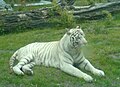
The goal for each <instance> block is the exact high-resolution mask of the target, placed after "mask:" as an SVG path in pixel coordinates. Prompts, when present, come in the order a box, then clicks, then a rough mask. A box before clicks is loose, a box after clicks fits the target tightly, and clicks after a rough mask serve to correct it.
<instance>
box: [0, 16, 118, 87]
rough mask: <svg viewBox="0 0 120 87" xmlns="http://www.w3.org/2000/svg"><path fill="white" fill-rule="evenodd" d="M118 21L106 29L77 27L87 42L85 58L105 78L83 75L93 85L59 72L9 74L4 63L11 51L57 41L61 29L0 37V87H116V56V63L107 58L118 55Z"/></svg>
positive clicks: (90, 24)
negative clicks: (88, 78)
mask: <svg viewBox="0 0 120 87" xmlns="http://www.w3.org/2000/svg"><path fill="white" fill-rule="evenodd" d="M118 18H119V16H116V18H114V19H113V20H112V21H113V22H111V23H115V24H114V25H113V24H111V23H109V26H108V25H107V20H101V21H87V22H84V23H81V25H82V27H83V29H84V31H85V33H86V38H87V40H88V45H87V46H86V47H84V49H83V50H84V52H85V54H86V57H87V59H88V60H89V61H91V63H92V64H93V65H94V66H95V67H97V68H100V69H102V70H103V71H105V74H106V76H105V77H103V78H101V77H98V76H94V75H92V74H91V73H89V72H86V73H88V74H90V75H91V76H92V77H93V78H94V81H93V83H87V82H85V81H84V80H83V79H80V78H77V77H73V76H70V75H68V74H66V73H64V72H62V71H60V70H59V69H55V68H52V67H44V66H35V67H34V75H33V76H28V75H25V76H17V75H15V74H10V73H9V72H10V71H9V64H8V62H9V58H10V57H11V55H12V54H13V52H14V51H15V50H17V49H18V48H20V47H22V46H24V45H26V44H29V43H32V42H36V41H37V42H44V41H54V40H60V38H61V37H62V36H63V35H64V33H65V30H64V29H61V28H58V29H56V28H55V29H54V28H47V29H36V30H29V31H26V32H21V33H13V34H8V35H3V36H0V74H1V75H0V87H120V84H119V83H120V66H119V65H120V57H119V56H120V55H119V56H117V58H116V59H114V58H112V56H111V55H114V56H115V54H118V53H120V44H119V43H120V27H119V23H120V21H119V20H118ZM116 19H117V20H116ZM110 24H111V25H110ZM23 38H24V39H23Z"/></svg>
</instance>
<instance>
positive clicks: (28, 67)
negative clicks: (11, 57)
mask: <svg viewBox="0 0 120 87" xmlns="http://www.w3.org/2000/svg"><path fill="white" fill-rule="evenodd" d="M34 65H35V62H30V63H28V64H26V65H24V66H23V67H22V71H23V72H24V73H26V74H28V75H33V70H32V68H33V67H34Z"/></svg>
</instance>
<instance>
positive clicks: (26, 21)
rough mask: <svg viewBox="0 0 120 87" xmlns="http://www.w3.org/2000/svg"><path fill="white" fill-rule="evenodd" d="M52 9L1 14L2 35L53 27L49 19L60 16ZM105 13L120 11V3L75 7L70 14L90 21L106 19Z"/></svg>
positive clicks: (0, 26) (0, 27) (0, 28)
mask: <svg viewBox="0 0 120 87" xmlns="http://www.w3.org/2000/svg"><path fill="white" fill-rule="evenodd" d="M50 9H52V7H49V8H41V9H38V10H34V11H27V12H10V13H0V34H2V33H9V32H14V31H16V30H18V29H20V30H22V29H25V28H26V29H30V28H38V27H41V26H46V25H51V24H50V22H49V21H48V20H49V18H51V17H56V16H58V15H54V16H51V15H50V14H51V13H50ZM103 11H108V12H110V13H116V12H118V11H120V1H116V2H110V3H104V4H96V5H94V6H83V7H76V6H75V8H74V10H73V11H69V13H73V16H74V17H75V18H76V19H85V20H86V19H87V20H88V19H101V18H103V17H105V15H106V14H105V13H104V12H103Z"/></svg>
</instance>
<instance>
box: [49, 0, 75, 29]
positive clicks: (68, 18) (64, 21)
mask: <svg viewBox="0 0 120 87" xmlns="http://www.w3.org/2000/svg"><path fill="white" fill-rule="evenodd" d="M50 13H51V14H50V15H51V16H52V19H50V22H53V23H54V22H57V23H59V24H60V26H63V27H73V26H74V25H75V19H74V18H73V14H72V13H69V11H68V10H67V8H66V7H65V8H62V7H60V6H59V5H57V3H56V1H55V0H53V8H52V9H51V10H50Z"/></svg>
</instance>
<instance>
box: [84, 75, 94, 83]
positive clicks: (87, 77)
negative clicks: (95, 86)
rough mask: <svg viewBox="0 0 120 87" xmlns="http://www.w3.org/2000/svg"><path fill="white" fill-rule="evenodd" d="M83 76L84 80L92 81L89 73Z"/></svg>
mask: <svg viewBox="0 0 120 87" xmlns="http://www.w3.org/2000/svg"><path fill="white" fill-rule="evenodd" d="M83 78H84V80H85V81H86V82H92V81H93V78H92V77H91V76H90V75H87V74H86V75H85V76H84V77H83Z"/></svg>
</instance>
